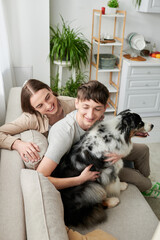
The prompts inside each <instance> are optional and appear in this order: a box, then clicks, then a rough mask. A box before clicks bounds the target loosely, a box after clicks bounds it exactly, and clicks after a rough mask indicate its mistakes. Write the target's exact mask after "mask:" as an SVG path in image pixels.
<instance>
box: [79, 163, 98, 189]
mask: <svg viewBox="0 0 160 240" xmlns="http://www.w3.org/2000/svg"><path fill="white" fill-rule="evenodd" d="M92 166H93V165H92V164H91V165H89V166H87V167H86V168H85V169H84V170H83V171H82V172H81V174H80V176H79V178H80V184H82V183H84V182H86V181H95V180H96V179H97V178H98V177H99V174H100V172H96V171H94V172H93V171H90V169H91V167H92Z"/></svg>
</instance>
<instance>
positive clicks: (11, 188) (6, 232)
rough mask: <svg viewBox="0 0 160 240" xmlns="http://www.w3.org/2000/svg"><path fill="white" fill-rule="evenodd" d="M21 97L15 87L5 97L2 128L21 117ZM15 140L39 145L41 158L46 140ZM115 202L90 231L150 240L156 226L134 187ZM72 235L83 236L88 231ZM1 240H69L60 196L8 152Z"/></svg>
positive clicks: (30, 136)
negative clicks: (5, 112)
mask: <svg viewBox="0 0 160 240" xmlns="http://www.w3.org/2000/svg"><path fill="white" fill-rule="evenodd" d="M20 92H21V88H19V87H18V88H12V89H11V91H10V95H9V100H8V108H7V116H6V122H9V121H11V120H14V119H15V118H16V117H18V116H19V115H20V114H21V108H20ZM20 137H21V138H23V139H24V140H26V141H31V140H32V141H34V140H35V141H36V143H37V144H41V149H43V151H41V154H42V156H43V153H44V152H45V149H46V147H47V140H46V139H44V137H43V136H42V135H41V134H39V133H38V132H36V131H27V132H25V133H22V134H20ZM120 198H121V203H120V204H119V205H118V206H117V207H115V208H113V209H109V210H106V211H107V212H108V214H107V215H108V219H107V221H106V222H105V223H103V224H100V225H98V226H96V227H95V228H99V229H102V230H104V231H107V232H108V233H111V234H112V235H113V236H115V237H116V238H117V239H118V240H128V239H129V240H135V239H136V240H151V239H152V237H153V235H154V232H155V230H156V228H157V226H158V223H159V221H158V219H157V217H156V216H155V214H154V213H153V211H152V209H151V208H150V206H149V205H148V203H147V202H146V200H145V199H144V197H143V196H142V194H141V193H140V192H139V190H138V189H137V188H136V187H135V186H133V185H129V187H128V189H127V190H126V191H124V192H122V194H121V197H120ZM76 230H78V231H79V232H81V233H87V232H88V231H92V230H93V228H92V229H82V228H79V229H78V228H77V229H76ZM0 239H1V240H13V239H14V240H23V239H28V240H50V239H54V240H63V239H64V240H65V239H68V237H67V233H66V229H65V225H64V221H63V206H62V202H61V198H60V194H59V192H58V191H57V190H56V189H55V188H54V186H53V185H52V184H51V183H50V182H49V181H48V179H47V178H45V177H43V176H42V175H41V174H38V173H37V172H36V171H34V170H29V169H25V166H24V163H23V161H22V160H21V158H20V156H19V154H18V153H17V152H16V151H9V150H1V160H0Z"/></svg>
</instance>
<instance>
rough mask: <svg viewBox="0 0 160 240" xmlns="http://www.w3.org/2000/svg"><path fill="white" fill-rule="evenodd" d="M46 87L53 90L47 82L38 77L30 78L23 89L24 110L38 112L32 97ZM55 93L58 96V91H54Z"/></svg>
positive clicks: (22, 105) (22, 102)
mask: <svg viewBox="0 0 160 240" xmlns="http://www.w3.org/2000/svg"><path fill="white" fill-rule="evenodd" d="M44 88H45V89H47V90H49V91H52V90H51V88H50V87H49V86H48V85H47V84H45V83H43V82H41V81H39V80H36V79H30V80H28V81H27V82H26V83H25V84H24V86H23V87H22V91H21V108H22V111H23V112H28V113H31V114H36V115H37V114H38V111H36V110H35V109H34V108H33V107H32V105H31V103H30V98H31V96H32V95H33V94H35V93H36V92H38V91H39V90H41V89H44ZM52 92H53V91H52ZM53 95H54V96H56V97H57V96H58V95H57V93H55V92H53Z"/></svg>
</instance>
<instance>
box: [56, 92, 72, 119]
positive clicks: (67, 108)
mask: <svg viewBox="0 0 160 240" xmlns="http://www.w3.org/2000/svg"><path fill="white" fill-rule="evenodd" d="M57 98H58V100H59V101H60V103H61V106H62V108H63V110H64V115H67V114H68V113H70V112H72V111H74V110H75V98H73V97H68V96H58V97H57Z"/></svg>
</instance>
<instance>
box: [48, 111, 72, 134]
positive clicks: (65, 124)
mask: <svg viewBox="0 0 160 240" xmlns="http://www.w3.org/2000/svg"><path fill="white" fill-rule="evenodd" d="M75 114H76V110H75V111H73V112H71V113H68V114H67V115H66V116H65V117H64V118H63V119H61V120H60V121H58V122H57V123H55V124H54V125H53V126H52V127H51V129H55V130H56V129H60V128H61V129H64V130H65V131H67V130H69V129H70V128H74V125H75V122H76V117H75Z"/></svg>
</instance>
